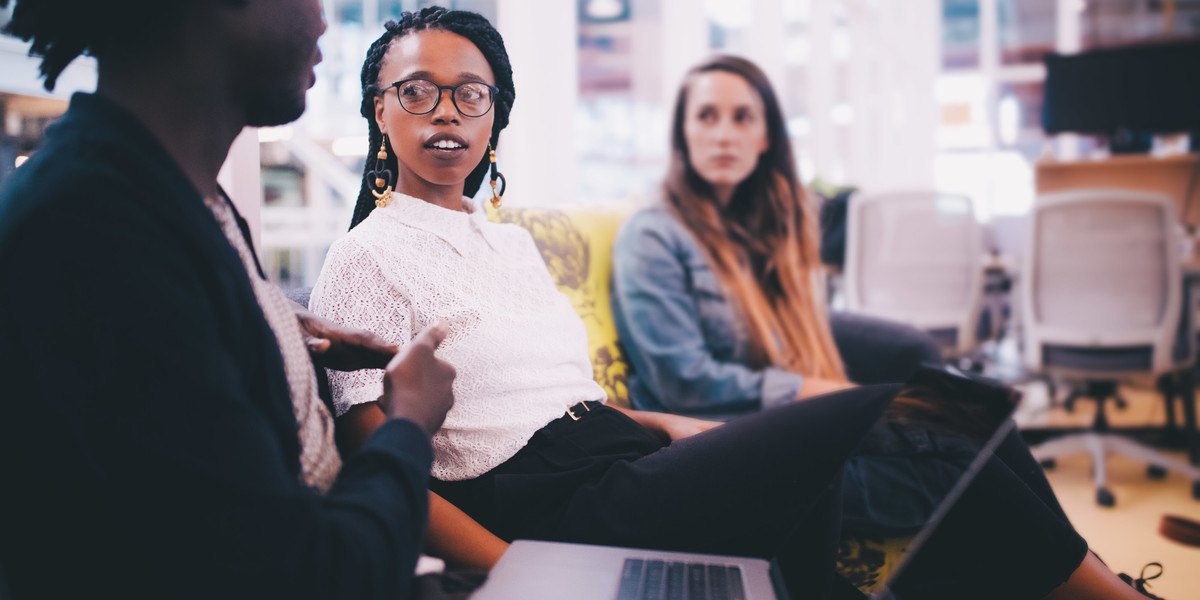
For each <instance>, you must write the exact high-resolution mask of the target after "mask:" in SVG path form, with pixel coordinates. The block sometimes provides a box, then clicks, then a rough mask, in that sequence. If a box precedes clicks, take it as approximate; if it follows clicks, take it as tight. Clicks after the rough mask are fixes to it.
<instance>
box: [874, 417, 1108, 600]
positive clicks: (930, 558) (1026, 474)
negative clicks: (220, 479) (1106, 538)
mask: <svg viewBox="0 0 1200 600" xmlns="http://www.w3.org/2000/svg"><path fill="white" fill-rule="evenodd" d="M1087 551H1088V548H1087V542H1086V541H1085V540H1084V539H1083V538H1082V537H1080V536H1079V534H1078V533H1076V532H1075V529H1074V528H1073V527H1072V526H1071V523H1070V521H1069V520H1068V519H1067V515H1066V513H1065V512H1063V509H1062V506H1061V505H1060V504H1059V503H1058V499H1057V498H1056V497H1055V496H1054V492H1053V491H1052V490H1051V488H1050V483H1049V482H1048V481H1047V480H1046V477H1045V475H1044V474H1043V473H1042V468H1041V466H1040V465H1039V464H1038V462H1037V461H1036V460H1034V458H1033V456H1032V455H1030V453H1029V448H1028V447H1027V446H1026V445H1025V442H1024V441H1022V439H1021V436H1020V434H1019V432H1017V431H1016V430H1015V429H1014V430H1012V431H1011V432H1010V433H1009V435H1008V436H1007V437H1006V438H1005V439H1004V441H1003V443H1001V445H1000V447H999V448H998V449H997V450H996V452H995V454H994V456H993V457H992V458H991V459H989V460H988V462H987V464H985V465H984V468H983V470H982V471H980V473H979V475H977V476H976V477H975V480H974V481H973V482H972V483H971V486H970V487H968V488H967V491H966V492H965V493H964V494H963V496H962V497H961V498H960V499H959V501H958V502H957V503H956V504H955V505H954V508H953V509H951V511H950V513H949V514H947V516H946V519H945V520H944V521H943V522H942V523H941V525H939V526H938V528H937V529H936V530H935V532H934V534H933V536H932V537H930V539H929V541H928V542H927V543H926V545H925V546H924V548H922V549H921V551H920V552H918V554H917V555H916V556H915V558H914V560H913V562H912V563H911V564H910V565H909V566H908V567H907V568H906V569H905V571H904V573H903V574H902V575H901V576H900V579H899V581H897V582H896V585H895V590H896V593H897V595H898V596H899V597H900V598H901V599H902V600H909V599H930V600H941V599H943V598H945V599H950V598H964V597H970V598H980V599H985V600H987V599H996V600H1001V599H1004V600H1016V599H1022V598H1041V597H1043V596H1045V595H1046V594H1047V593H1049V592H1050V591H1051V590H1053V589H1054V588H1055V587H1058V585H1060V584H1062V583H1063V582H1065V581H1066V580H1067V579H1068V578H1069V577H1070V576H1071V574H1072V573H1073V572H1074V571H1075V569H1076V568H1077V567H1079V565H1080V563H1082V562H1083V559H1084V557H1085V556H1086V554H1087Z"/></svg>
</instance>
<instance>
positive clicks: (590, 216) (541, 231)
mask: <svg viewBox="0 0 1200 600" xmlns="http://www.w3.org/2000/svg"><path fill="white" fill-rule="evenodd" d="M487 210H488V218H489V219H491V220H492V221H496V222H500V223H514V224H517V225H520V226H521V227H524V228H525V229H527V230H528V231H529V232H530V234H532V236H533V239H534V242H535V243H536V244H537V247H538V250H539V251H541V254H542V259H543V260H545V261H546V266H547V267H548V268H549V270H550V274H551V275H552V276H553V278H554V281H555V282H556V283H557V284H558V288H559V290H561V291H562V293H563V294H565V295H566V296H567V297H568V298H569V299H570V300H571V304H572V305H573V306H574V307H575V310H576V312H578V313H579V316H580V317H581V318H582V319H583V322H584V324H585V326H586V327H587V332H588V351H589V353H590V355H591V358H592V369H593V371H594V373H595V378H596V381H597V382H598V383H599V384H600V385H601V386H603V387H604V389H605V390H606V391H607V392H608V397H609V399H610V400H611V401H613V402H615V403H617V404H619V405H621V406H629V385H628V381H629V374H630V367H629V363H627V362H626V361H625V356H624V354H623V352H622V351H621V346H620V344H619V342H618V340H617V329H616V325H615V324H614V322H613V313H612V303H611V300H610V294H609V290H610V288H611V284H612V277H611V275H612V246H613V241H614V239H615V238H616V235H617V230H618V229H620V227H621V223H622V222H623V221H624V220H625V218H626V217H628V216H629V215H630V214H631V213H632V210H631V209H630V208H628V207H623V208H569V209H534V208H502V209H499V210H494V209H492V208H491V207H488V209H487ZM905 543H906V540H902V539H888V538H874V537H860V536H854V537H847V538H845V539H843V540H842V542H841V546H840V548H839V550H838V572H839V573H841V574H842V575H843V576H844V577H846V578H847V579H848V580H849V581H850V582H851V583H853V584H854V585H855V586H857V587H858V588H859V589H861V590H863V591H866V592H869V591H874V590H875V589H877V588H878V586H880V585H881V584H882V583H883V582H884V581H885V580H886V578H887V573H889V572H891V571H892V570H893V569H895V567H896V566H897V564H898V562H899V561H900V559H901V558H902V556H903V549H904V545H905Z"/></svg>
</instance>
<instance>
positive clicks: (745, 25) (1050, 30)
mask: <svg viewBox="0 0 1200 600" xmlns="http://www.w3.org/2000/svg"><path fill="white" fill-rule="evenodd" d="M323 4H324V7H325V11H326V18H327V20H328V22H329V30H328V33H326V35H325V36H324V37H323V38H322V40H321V49H322V52H323V54H324V57H325V59H324V62H323V63H322V64H321V65H320V66H319V67H318V70H317V77H318V80H317V84H316V86H315V87H314V88H313V89H312V90H311V91H310V93H309V96H308V101H309V109H308V112H307V113H306V114H305V116H304V117H303V118H302V119H301V120H300V121H298V122H297V123H294V124H292V125H288V126H284V127H277V128H270V129H263V130H258V131H256V132H250V133H247V134H246V135H244V136H243V139H241V140H240V141H239V143H238V144H237V145H236V146H235V150H234V152H233V154H232V156H231V164H230V165H228V169H227V173H226V175H225V180H226V185H227V186H229V187H231V188H232V193H233V195H234V196H235V198H237V199H238V200H239V202H242V203H243V204H245V205H246V206H248V207H249V208H248V209H247V212H250V213H251V216H252V220H257V221H258V223H259V224H260V229H259V232H260V235H261V238H260V239H259V240H258V241H259V244H260V246H261V248H262V252H263V254H264V256H265V259H266V260H265V262H266V263H267V265H268V267H269V270H270V274H271V276H272V277H274V278H275V279H276V280H277V281H278V282H279V283H280V284H281V285H283V286H285V287H290V286H298V285H311V284H312V282H313V280H314V278H315V277H316V275H317V273H318V271H319V269H320V265H321V261H322V260H323V258H324V255H325V251H326V249H327V248H328V246H329V244H330V243H331V242H332V241H333V240H334V239H335V238H336V237H337V236H338V235H339V234H341V233H342V232H344V231H345V229H346V227H347V225H348V223H349V219H350V211H351V208H352V205H353V201H354V198H355V196H356V194H357V191H358V181H359V177H360V173H361V169H362V162H363V160H364V158H365V156H366V154H367V150H368V149H367V147H366V135H365V134H366V128H365V124H364V122H363V119H362V118H361V117H360V116H359V113H358V107H359V103H360V94H361V92H360V84H359V70H360V67H361V63H362V58H363V56H364V54H365V51H366V48H367V46H368V45H369V44H370V42H371V41H372V40H373V39H374V38H375V37H377V36H378V34H379V32H380V30H381V27H380V23H382V22H383V21H385V20H387V19H392V18H396V17H398V16H399V15H400V14H401V12H402V11H405V10H414V9H417V8H420V7H422V6H425V5H429V4H433V3H432V2H427V1H424V0H324V2H323ZM441 4H443V5H449V6H450V7H452V8H459V9H466V10H473V11H476V12H479V13H482V14H483V15H485V16H486V17H488V18H489V19H491V20H492V21H493V22H495V23H496V24H497V26H498V28H499V29H500V31H501V33H502V34H504V36H505V40H506V43H507V44H508V46H509V50H510V53H511V55H512V62H513V65H514V70H515V79H516V85H517V101H516V105H515V109H514V112H513V116H512V125H511V126H510V127H509V129H508V131H507V132H506V133H505V135H504V138H503V141H502V143H501V145H500V147H499V148H498V154H499V159H500V164H501V168H502V170H503V171H504V173H505V174H506V176H507V178H508V181H509V184H510V185H509V189H510V193H509V196H508V198H506V200H507V201H508V202H511V203H513V204H517V205H551V204H564V203H590V204H605V203H631V202H638V201H645V200H647V199H649V198H652V197H653V195H654V194H655V190H656V186H657V183H658V182H659V180H660V178H661V177H662V175H663V173H664V171H665V168H666V160H667V156H668V143H667V128H668V121H669V119H668V116H669V112H670V110H671V102H672V101H673V99H674V96H675V94H676V92H677V90H678V86H679V84H680V81H681V78H682V75H683V73H684V72H685V71H686V69H687V68H688V67H689V66H690V65H692V64H694V63H695V62H696V61H698V60H700V59H701V58H703V57H704V56H706V55H708V54H710V53H712V52H730V53H735V54H740V55H744V56H746V57H748V58H751V59H752V60H754V61H756V62H758V63H759V64H760V65H761V66H762V67H763V68H764V69H765V70H766V72H767V73H768V75H769V76H770V77H771V79H772V80H773V82H774V83H775V86H776V88H777V90H778V91H779V93H780V95H781V100H782V102H783V104H784V109H785V111H786V114H787V118H788V133H789V135H790V137H791V139H792V141H793V144H794V146H795V150H796V156H797V160H798V167H799V171H800V173H801V176H802V178H803V179H805V180H806V181H813V180H818V181H819V182H820V183H821V184H822V185H828V186H854V187H856V188H859V189H861V190H864V191H875V190H888V189H905V188H909V189H916V188H936V189H938V190H941V191H945V192H958V193H964V194H967V195H969V196H970V197H971V198H973V199H974V200H975V203H976V206H977V207H979V211H978V212H979V215H980V218H981V219H984V220H988V219H991V218H993V217H996V216H1003V215H1015V214H1023V213H1026V212H1027V211H1028V210H1029V208H1030V206H1031V205H1032V202H1033V197H1034V194H1035V191H1034V163H1035V161H1037V160H1038V159H1039V158H1040V157H1044V156H1056V157H1058V158H1065V159H1070V158H1075V157H1081V156H1088V155H1090V154H1092V153H1095V152H1102V151H1103V149H1104V148H1103V144H1102V142H1100V141H1098V140H1096V139H1093V138H1090V137H1087V136H1080V135H1060V136H1057V137H1055V138H1048V137H1047V136H1046V135H1044V133H1043V132H1042V129H1041V127H1040V115H1041V103H1042V87H1043V81H1044V78H1045V68H1044V66H1043V64H1042V57H1043V55H1045V54H1046V53H1047V52H1059V53H1073V52H1078V51H1081V50H1086V49H1090V48H1096V47H1107V46H1120V45H1129V44H1136V43H1142V42H1146V41H1150V40H1162V39H1196V38H1200V0H904V1H900V0H444V1H443V2H441ZM7 10H11V8H9V9H7ZM6 20H7V14H6V13H5V12H3V11H0V21H6ZM94 80H95V69H94V67H93V66H92V65H91V64H90V63H89V61H87V60H80V61H77V62H76V64H74V65H73V66H72V67H71V69H70V70H69V71H68V73H67V74H66V75H65V76H64V77H63V78H62V79H60V82H59V86H58V89H57V90H56V91H55V92H54V93H53V94H49V93H46V92H45V90H43V89H41V87H40V85H39V83H38V81H37V78H36V61H35V60H33V59H30V58H28V57H26V56H25V45H24V44H22V43H21V42H19V41H18V40H15V39H12V38H9V37H6V36H0V114H2V115H3V123H4V130H3V136H2V138H0V179H2V178H3V177H6V176H7V175H8V174H10V173H11V172H12V171H13V170H14V169H16V168H19V165H20V164H21V162H22V161H23V160H25V159H26V158H27V157H28V156H29V155H31V154H32V153H33V152H36V151H37V146H38V143H39V141H40V139H41V137H42V134H43V132H44V130H45V128H46V126H47V125H48V124H49V123H51V122H52V121H53V120H54V119H55V118H56V117H57V116H58V115H60V114H61V113H62V112H63V111H64V110H65V106H66V103H65V101H66V98H68V97H69V94H70V93H71V92H72V91H75V90H87V89H91V88H92V87H93V86H94ZM259 206H261V212H259Z"/></svg>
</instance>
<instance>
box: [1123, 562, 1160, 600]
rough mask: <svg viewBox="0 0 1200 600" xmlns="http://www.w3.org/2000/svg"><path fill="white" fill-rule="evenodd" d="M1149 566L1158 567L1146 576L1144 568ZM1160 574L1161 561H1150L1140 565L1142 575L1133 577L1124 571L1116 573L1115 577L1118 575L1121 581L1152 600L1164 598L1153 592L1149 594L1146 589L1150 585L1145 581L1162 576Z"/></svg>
mask: <svg viewBox="0 0 1200 600" xmlns="http://www.w3.org/2000/svg"><path fill="white" fill-rule="evenodd" d="M1150 567H1158V572H1157V573H1155V574H1154V575H1151V576H1150V577H1146V569H1149V568H1150ZM1162 574H1163V566H1162V563H1156V562H1152V563H1147V564H1146V566H1144V567H1142V575H1141V577H1138V578H1137V579H1134V578H1132V577H1130V576H1128V575H1126V574H1124V573H1117V577H1120V578H1121V581H1124V582H1125V583H1128V584H1129V586H1130V587H1132V588H1133V589H1135V590H1137V591H1139V592H1141V593H1142V595H1143V596H1145V597H1147V598H1151V599H1152V600H1165V599H1164V598H1163V597H1162V596H1155V595H1154V594H1151V593H1150V591H1149V590H1147V589H1146V588H1147V587H1149V585H1150V584H1148V583H1146V582H1147V581H1150V580H1151V579H1158V578H1159V577H1162Z"/></svg>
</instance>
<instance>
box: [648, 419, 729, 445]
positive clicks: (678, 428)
mask: <svg viewBox="0 0 1200 600" xmlns="http://www.w3.org/2000/svg"><path fill="white" fill-rule="evenodd" d="M657 414H658V416H659V424H658V432H659V434H661V435H664V436H666V437H667V439H669V440H671V441H672V442H675V441H678V440H682V439H683V438H686V437H691V436H693V435H696V434H697V433H701V432H703V431H708V430H709V429H712V428H713V427H716V426H718V425H723V423H721V422H720V421H708V420H705V419H696V418H693V417H685V416H683V415H672V414H668V413H657Z"/></svg>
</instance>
